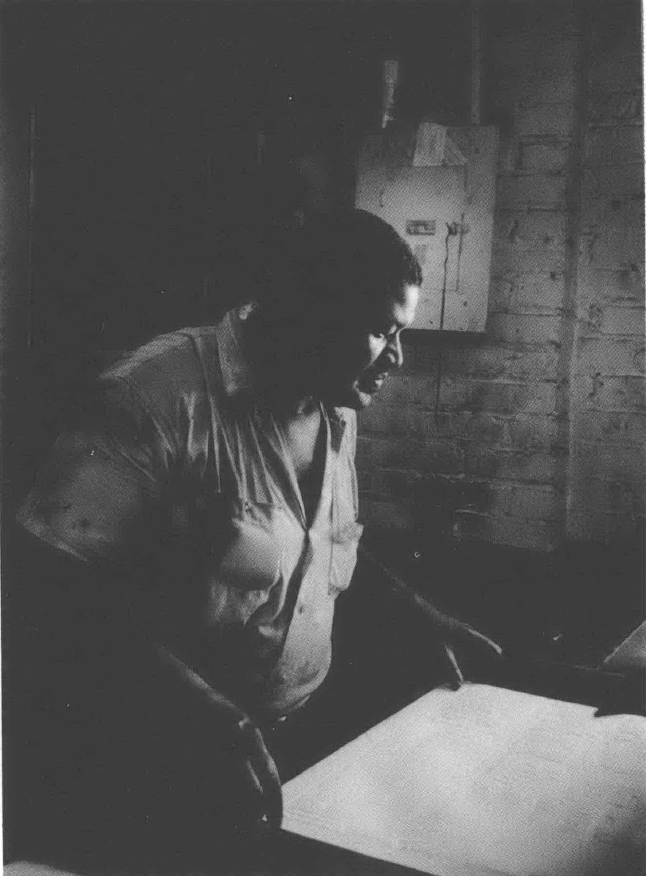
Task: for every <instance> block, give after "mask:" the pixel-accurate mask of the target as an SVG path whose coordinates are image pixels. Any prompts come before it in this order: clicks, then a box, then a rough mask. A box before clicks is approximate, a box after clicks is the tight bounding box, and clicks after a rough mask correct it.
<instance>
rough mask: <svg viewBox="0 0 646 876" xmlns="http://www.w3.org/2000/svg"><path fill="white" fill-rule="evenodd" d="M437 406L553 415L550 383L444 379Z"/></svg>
mask: <svg viewBox="0 0 646 876" xmlns="http://www.w3.org/2000/svg"><path fill="white" fill-rule="evenodd" d="M440 407H441V408H442V409H447V408H449V409H450V408H453V409H460V410H466V411H493V412H501V413H519V412H524V413H548V414H550V413H554V411H555V409H556V385H555V384H554V383H540V382H533V383H529V384H527V383H518V382H509V381H505V382H503V381H479V380H472V379H467V380H465V379H464V378H454V377H451V376H449V375H447V376H446V377H444V378H443V379H442V382H441V388H440Z"/></svg>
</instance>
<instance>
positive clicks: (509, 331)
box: [487, 313, 560, 344]
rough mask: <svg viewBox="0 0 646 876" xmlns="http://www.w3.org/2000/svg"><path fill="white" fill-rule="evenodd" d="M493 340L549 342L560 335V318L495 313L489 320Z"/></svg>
mask: <svg viewBox="0 0 646 876" xmlns="http://www.w3.org/2000/svg"><path fill="white" fill-rule="evenodd" d="M487 332H488V333H489V335H490V337H491V338H492V339H493V340H501V341H511V342H520V343H523V344H547V343H549V342H551V341H552V342H555V341H558V340H559V337H560V318H559V317H557V316H545V315H541V314H534V313H530V314H512V313H493V314H490V315H489V319H488V320H487Z"/></svg>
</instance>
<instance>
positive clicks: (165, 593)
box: [18, 311, 362, 713]
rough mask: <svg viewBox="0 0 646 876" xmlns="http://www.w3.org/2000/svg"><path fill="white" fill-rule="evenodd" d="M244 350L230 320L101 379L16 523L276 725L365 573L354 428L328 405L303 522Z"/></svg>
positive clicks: (141, 353) (313, 674)
mask: <svg viewBox="0 0 646 876" xmlns="http://www.w3.org/2000/svg"><path fill="white" fill-rule="evenodd" d="M240 337H241V335H240V322H239V318H238V316H237V314H236V313H235V312H234V311H230V312H229V313H228V314H227V315H226V316H225V318H224V319H223V320H222V322H221V323H219V324H218V325H217V326H215V327H206V328H197V329H184V330H182V331H179V332H175V333H172V334H169V335H163V336H161V337H158V338H156V339H154V340H153V341H151V342H150V343H149V344H147V345H146V346H144V347H141V348H140V349H138V350H136V351H134V352H133V353H130V354H127V355H126V356H124V357H123V358H121V359H120V360H119V361H117V362H116V363H115V364H114V365H112V366H111V367H110V368H108V369H107V371H105V372H104V373H103V374H102V375H101V377H100V380H99V387H100V390H101V393H100V396H101V404H100V407H99V410H100V413H99V415H98V416H96V417H94V418H93V419H92V422H91V423H90V424H89V425H88V426H87V427H84V428H82V429H78V430H76V431H74V432H70V433H66V434H64V435H62V436H61V437H60V438H59V439H58V441H57V442H56V445H55V447H54V450H53V453H52V456H51V458H50V460H49V462H48V464H47V466H46V467H45V469H44V470H43V471H42V472H41V474H40V476H39V479H38V481H37V483H36V486H35V487H34V489H33V490H32V491H31V493H30V494H29V496H28V497H27V499H26V501H25V503H24V505H23V507H22V509H21V511H20V514H19V518H18V519H19V521H20V522H21V523H22V525H23V526H24V527H25V528H26V529H28V530H29V531H30V532H31V533H32V534H34V535H35V536H37V537H38V538H40V539H42V540H43V541H45V542H47V543H49V544H50V545H52V546H54V547H56V548H58V549H60V550H62V551H64V552H66V553H68V554H71V555H73V556H75V557H76V558H77V559H78V560H80V561H82V562H86V563H89V564H96V565H98V566H105V565H108V566H110V567H115V568H118V569H121V570H123V574H124V577H125V579H126V580H127V581H128V582H130V590H131V595H133V597H134V599H135V601H136V602H137V604H138V606H139V611H143V612H145V614H146V619H147V621H148V622H149V623H151V624H152V625H153V628H155V629H156V631H157V633H158V634H159V636H160V638H162V639H163V640H164V641H166V642H169V643H170V645H171V647H172V646H173V644H174V643H175V644H178V645H179V647H180V649H181V652H182V653H183V654H185V655H188V656H189V658H190V660H191V661H192V662H193V663H194V664H195V665H196V666H197V668H198V669H199V670H200V671H202V672H203V673H204V674H205V675H206V677H207V678H208V679H209V681H210V682H211V683H212V684H213V685H214V686H215V687H217V688H218V689H219V690H221V691H222V692H223V693H226V694H227V695H229V696H231V697H232V698H233V699H234V700H235V701H237V702H238V703H239V704H240V705H242V706H243V707H246V708H248V709H250V710H251V711H252V712H253V711H254V710H262V711H265V712H269V713H282V712H285V711H288V710H290V709H293V708H296V707H297V706H299V705H300V704H301V703H303V702H304V701H305V700H306V699H307V697H308V696H309V695H310V694H311V693H312V692H313V691H314V690H315V689H316V688H317V687H318V686H319V685H320V684H321V682H322V681H323V679H324V678H325V676H326V674H327V671H328V669H329V666H330V661H331V633H332V619H333V613H334V604H335V598H336V596H337V595H338V594H339V592H341V591H342V590H345V589H346V588H347V587H348V585H349V583H350V580H351V578H352V574H353V571H354V567H355V563H356V551H357V545H358V541H359V538H360V536H361V532H362V527H361V525H360V524H359V523H358V522H357V482H356V472H355V467H354V455H355V446H356V415H355V413H354V411H351V410H348V409H345V408H331V409H327V408H326V407H325V406H324V405H321V414H322V420H321V422H322V427H323V428H324V429H325V439H326V440H325V459H324V471H323V477H322V488H321V495H320V499H319V502H318V506H317V508H316V510H315V512H314V514H313V517H312V519H311V521H309V522H308V520H307V518H306V515H305V510H304V506H303V501H302V497H301V494H300V490H299V487H298V482H297V478H296V473H295V470H294V466H293V464H292V461H291V458H290V455H289V452H288V449H287V446H286V443H285V437H284V434H283V431H282V429H281V427H280V424H279V423H278V422H277V420H276V419H275V417H274V416H273V414H272V412H271V411H270V410H269V409H268V408H267V407H266V406H263V405H262V404H261V403H260V402H259V401H258V400H257V399H256V398H255V397H254V394H253V381H252V374H251V370H250V368H249V365H248V363H247V362H246V361H245V358H244V355H243V351H242V346H241V341H240ZM133 591H136V593H134V594H133Z"/></svg>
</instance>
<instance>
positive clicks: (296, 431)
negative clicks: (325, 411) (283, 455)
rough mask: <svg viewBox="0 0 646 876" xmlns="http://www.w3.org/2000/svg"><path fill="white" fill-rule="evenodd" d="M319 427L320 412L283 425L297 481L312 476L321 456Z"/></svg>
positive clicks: (293, 419) (290, 420) (294, 419)
mask: <svg viewBox="0 0 646 876" xmlns="http://www.w3.org/2000/svg"><path fill="white" fill-rule="evenodd" d="M321 425H322V423H321V413H320V411H314V412H313V413H312V414H309V415H308V416H306V417H302V416H301V417H298V418H296V417H295V418H292V419H289V420H288V421H287V422H285V423H283V431H284V434H285V442H286V445H287V450H288V452H289V455H290V458H291V461H292V464H293V466H294V469H295V471H296V476H297V478H298V479H299V481H300V480H302V479H304V478H305V479H307V478H308V477H309V476H311V475H312V474H313V470H314V469H315V468H316V464H317V462H318V456H319V455H321V456H322V454H319V452H318V451H319V446H318V445H319V439H320V437H322V429H321Z"/></svg>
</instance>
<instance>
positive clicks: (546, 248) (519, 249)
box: [491, 240, 566, 274]
mask: <svg viewBox="0 0 646 876" xmlns="http://www.w3.org/2000/svg"><path fill="white" fill-rule="evenodd" d="M565 259H566V253H565V244H564V242H563V241H558V240H549V241H546V242H545V243H543V244H541V245H540V246H537V247H536V248H534V249H530V248H529V247H524V246H522V245H521V246H518V245H515V244H513V243H509V242H506V241H504V240H501V241H498V242H497V243H496V244H495V246H494V247H493V251H492V261H491V269H492V271H494V272H495V273H496V274H505V273H509V272H511V271H519V272H522V273H526V274H532V273H533V274H535V273H538V272H540V271H547V272H548V273H549V272H553V273H560V272H562V271H563V270H564V269H565Z"/></svg>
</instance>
